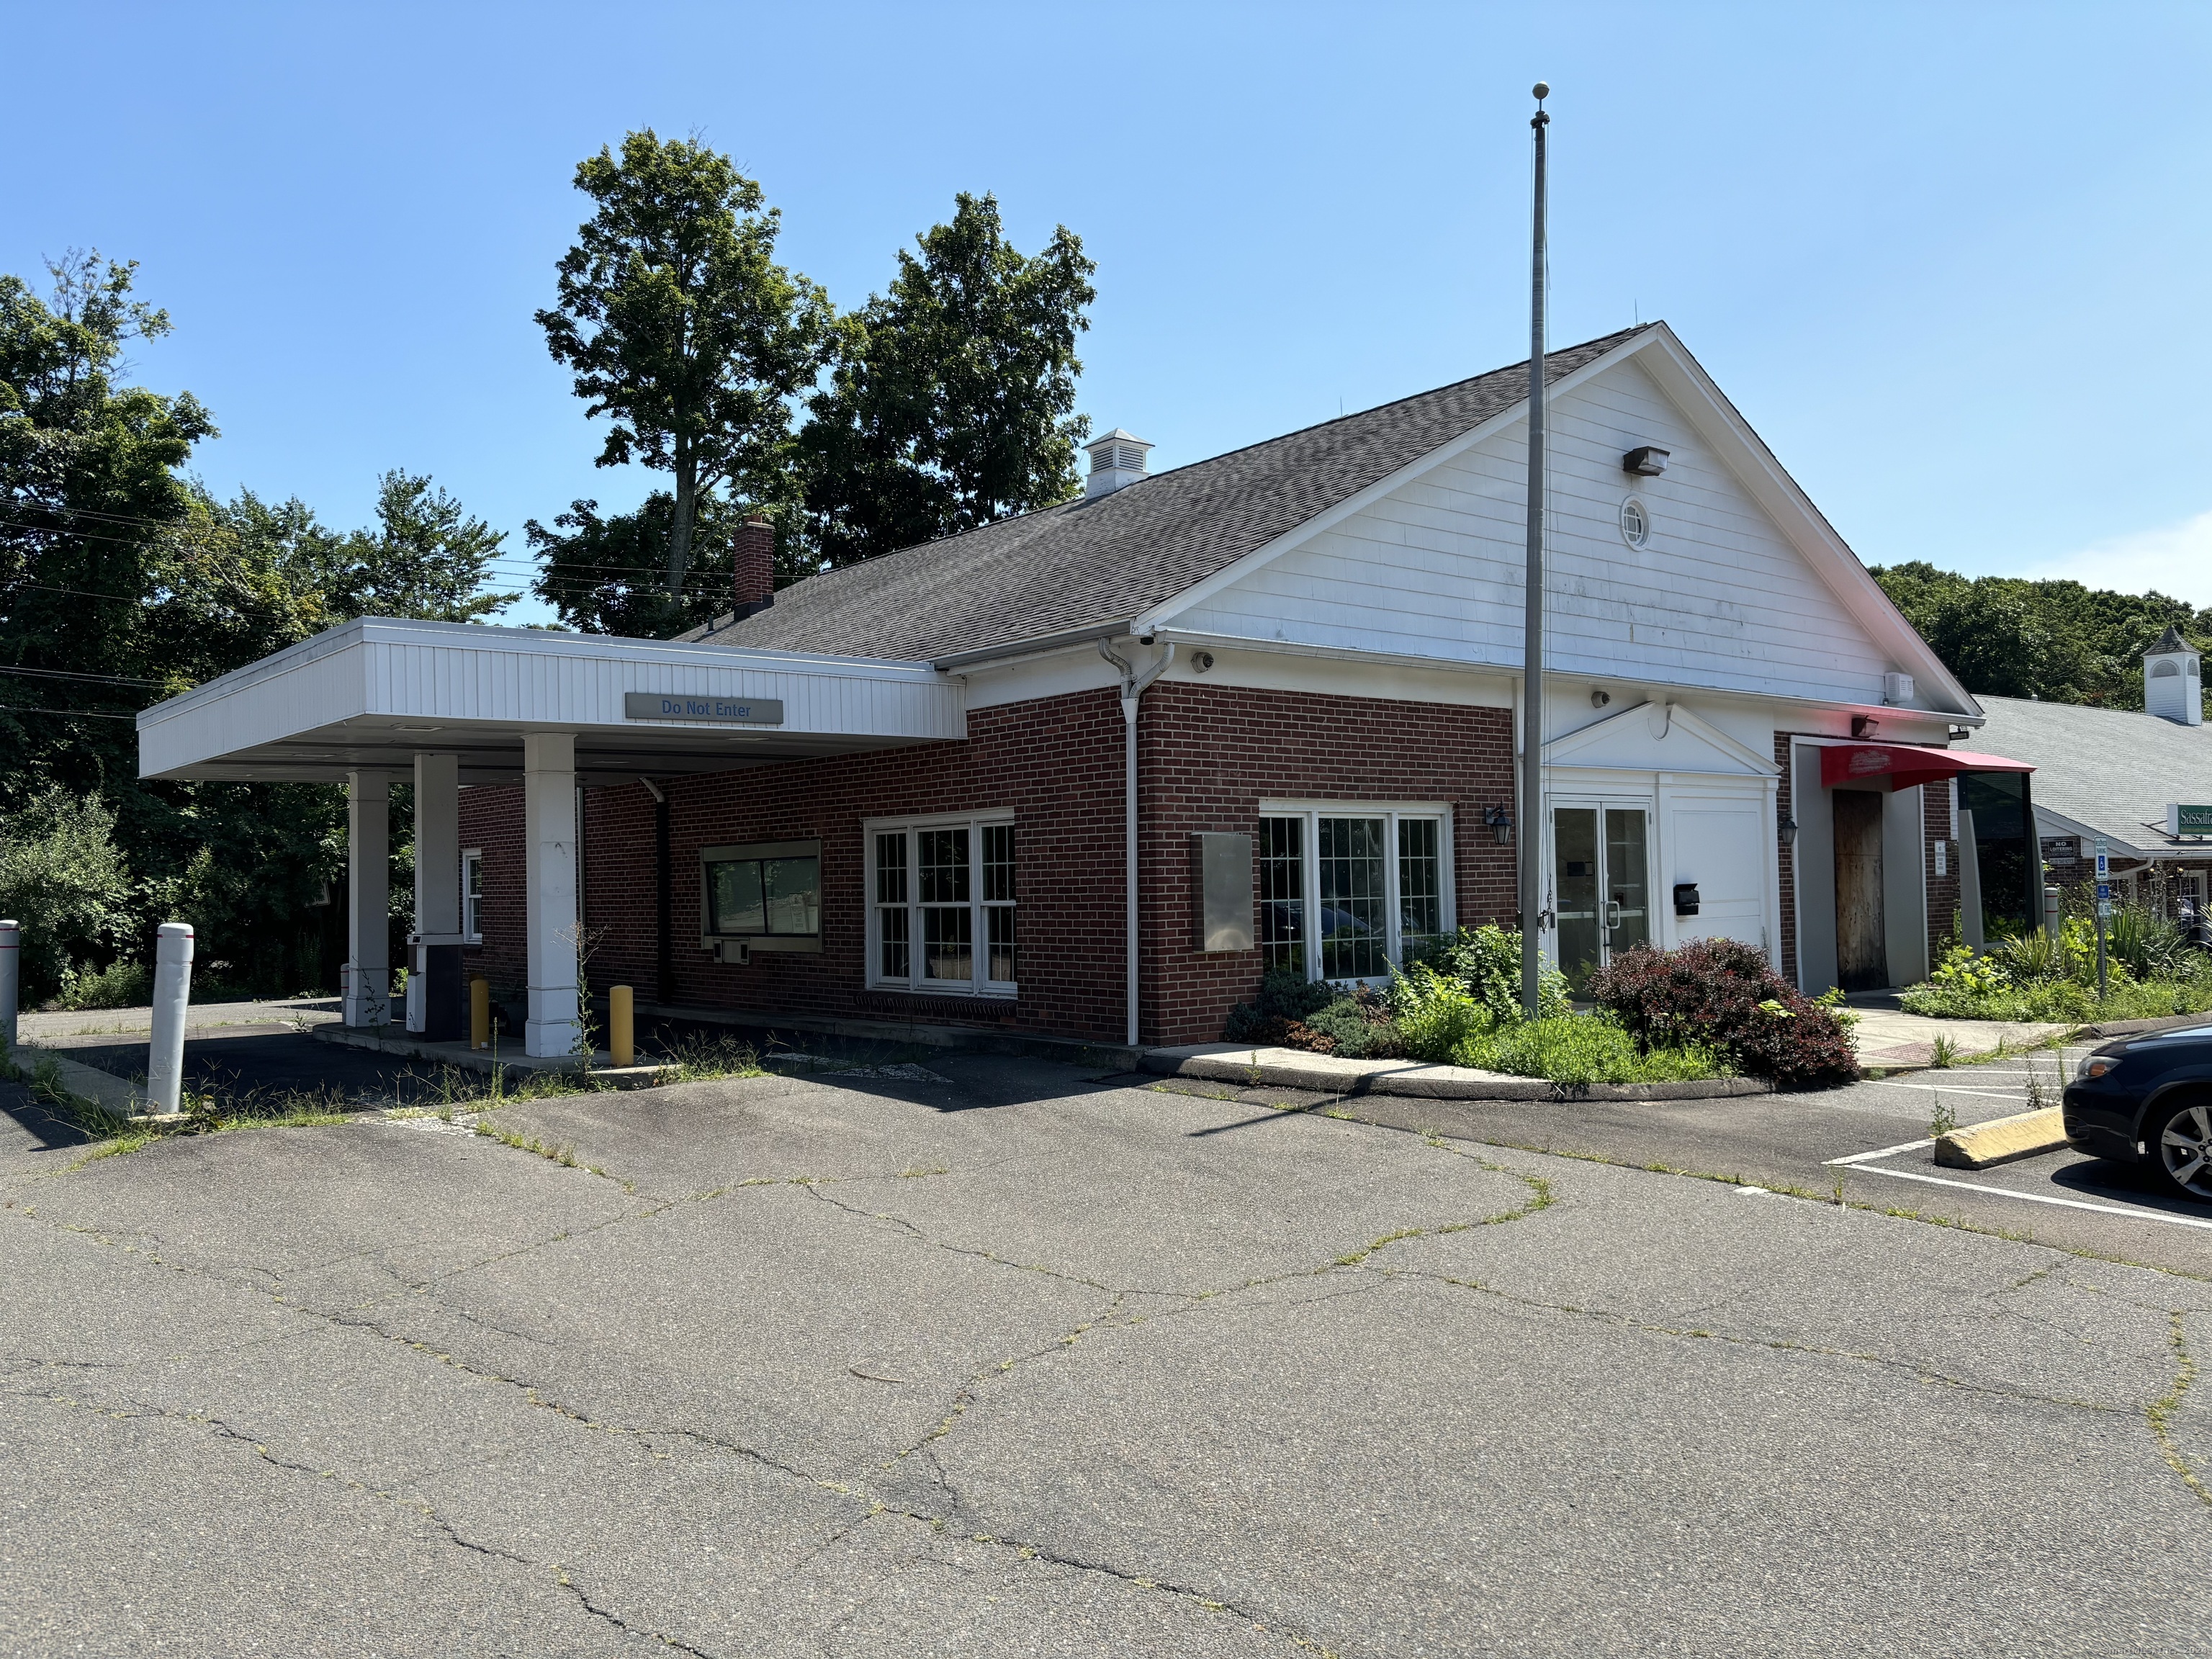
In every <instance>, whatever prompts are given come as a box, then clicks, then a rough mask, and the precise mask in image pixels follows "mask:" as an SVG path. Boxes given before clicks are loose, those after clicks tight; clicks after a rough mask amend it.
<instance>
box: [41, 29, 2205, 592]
mask: <svg viewBox="0 0 2212 1659" xmlns="http://www.w3.org/2000/svg"><path fill="white" fill-rule="evenodd" d="M94 15H95V14H93V13H88V12H84V11H81V10H77V9H72V8H63V7H53V6H47V5H37V4H30V3H22V0H5V3H0V37H4V38H5V39H6V40H8V42H9V56H10V58H13V59H14V62H15V71H14V72H13V73H12V74H11V75H10V76H9V81H10V90H11V94H12V96H13V98H14V105H13V107H12V109H11V111H10V115H11V119H10V122H9V125H10V129H11V131H10V137H9V165H8V168H7V178H6V183H5V185H4V186H0V270H12V271H15V272H18V273H20V274H23V275H26V276H31V275H36V274H38V269H39V261H40V258H41V256H42V255H50V254H58V253H59V252H62V251H63V250H64V248H66V247H69V246H98V247H99V248H100V249H101V250H102V251H103V252H107V253H110V254H114V255H118V256H123V257H127V258H136V259H137V260H139V261H140V262H141V267H142V268H141V272H140V285H141V290H142V294H143V296H144V297H146V298H148V299H150V300H152V301H155V302H156V303H159V304H161V305H163V306H166V307H168V309H169V310H170V312H171V313H172V315H173V318H174V320H175V323H176V332H175V333H174V334H173V336H172V337H170V338H168V339H167V340H165V341H162V342H160V343H156V344H154V345H151V346H149V347H147V348H145V349H142V350H141V351H140V352H139V353H138V354H137V368H138V373H139V377H140V378H141V379H143V380H145V381H146V382H147V383H148V384H150V385H153V386H158V387H161V388H162V389H165V390H174V389H177V388H179V387H187V388H189V389H191V391H192V392H195V393H197V395H198V396H199V397H200V398H201V399H202V400H203V401H204V402H205V403H206V404H209V405H210V408H211V409H212V410H214V411H215V414H216V419H217V421H218V422H219V424H220V425H221V427H222V434H223V435H222V438H221V439H220V441H216V442H214V443H211V444H210V445H208V446H207V447H205V448H204V450H203V451H202V453H201V456H200V459H199V463H198V465H199V470H200V471H202V472H203V473H204V476H205V477H207V479H208V481H209V482H210V483H211V484H212V485H213V486H214V487H215V488H216V489H217V490H218V491H221V492H223V493H226V494H227V493H228V492H229V491H231V490H232V489H236V488H237V487H239V486H240V485H244V486H247V487H250V488H252V489H255V490H257V491H259V492H261V493H262V494H264V495H276V496H283V495H294V494H296V495H300V496H301V497H302V498H303V499H305V500H306V501H308V502H309V503H310V504H311V505H312V506H313V507H314V508H315V509H316V511H317V512H318V513H320V514H321V515H322V516H323V517H324V518H325V520H327V521H329V522H331V523H333V524H337V525H339V526H351V525H354V524H358V523H362V522H365V521H366V520H368V517H369V515H370V507H371V502H372V501H373V499H374V482H375V477H376V475H377V474H378V473H379V472H380V471H382V470H384V469H385V468H387V467H391V466H404V467H407V468H409V469H410V470H413V471H428V472H429V473H431V474H432V475H434V476H435V477H436V478H437V479H438V480H439V481H440V482H441V483H444V484H446V485H447V486H448V487H450V488H451V489H453V490H454V491H455V492H456V493H457V494H459V495H460V496H461V497H462V498H463V500H464V501H466V502H467V504H468V505H469V506H470V507H471V509H472V510H474V511H476V512H477V513H482V514H483V516H485V517H486V518H488V519H489V520H491V521H492V522H493V523H494V524H495V525H496V526H501V527H502V528H506V529H508V530H510V531H512V532H513V535H512V536H511V538H510V542H509V551H510V553H511V554H512V555H513V557H514V558H515V560H516V564H515V565H514V566H513V567H511V568H509V570H508V571H507V573H506V574H509V575H510V576H513V577H516V578H518V580H515V581H514V584H513V585H515V586H520V585H522V583H521V580H519V578H520V576H521V574H522V569H521V560H522V555H523V548H522V537H521V534H520V526H521V524H522V521H523V520H525V519H526V518H529V517H532V516H536V517H538V518H541V519H547V518H550V516H551V515H552V514H553V513H556V512H558V511H559V510H561V508H562V507H563V506H564V505H565V504H566V503H567V502H568V501H569V500H570V499H571V498H573V497H574V496H578V495H591V496H596V497H597V498H598V499H599V501H601V502H602V503H603V504H605V505H607V506H609V507H619V506H627V505H629V504H630V503H631V502H633V501H635V500H636V499H637V498H638V497H639V496H640V495H642V494H643V493H644V491H645V490H646V489H647V488H648V487H649V485H650V482H651V480H650V479H649V478H648V477H647V476H646V475H642V474H639V473H636V472H635V471H632V472H629V473H627V474H623V473H611V472H608V471H599V470H597V469H594V468H593V466H592V457H593V456H594V455H595V454H596V453H597V451H598V447H599V445H598V440H597V438H596V436H595V435H594V433H593V430H592V428H591V427H590V426H589V425H588V424H587V423H586V422H585V421H584V419H583V418H582V415H581V405H580V404H578V403H577V402H576V401H575V399H574V398H572V397H571V395H570V394H569V392H568V385H567V381H566V380H565V377H564V376H563V375H562V373H561V372H560V371H559V370H558V369H557V368H556V366H555V365H554V364H553V363H552V362H551V361H550V359H549V358H548V357H547V356H546V353H545V349H544V341H543V337H542V335H541V334H540V332H539V331H538V328H537V327H536V325H534V324H533V323H532V320H531V313H532V311H533V310H535V309H536V308H538V307H540V306H543V305H544V304H546V303H547V302H548V301H549V299H550V294H551V289H552V272H553V264H554V261H555V260H556V258H558V257H559V255H560V253H561V252H562V250H563V249H564V248H565V247H566V246H568V241H569V240H570V238H571V236H572V235H573V233H574V228H575V226H576V224H577V222H578V221H579V220H580V218H581V217H582V216H583V198H582V197H580V196H578V195H577V194H576V193H575V192H574V190H573V189H572V187H571V185H570V182H569V181H570V178H571V175H572V173H573V172H574V167H575V164H576V162H577V161H578V160H580V158H581V157H582V156H584V155H586V154H587V153H590V152H592V151H595V150H597V149H599V146H600V145H602V144H605V143H618V142H619V141H620V139H621V137H622V135H623V132H624V131H627V130H629V129H631V128H635V127H641V126H647V125H650V126H653V127H654V128H656V129H658V130H659V131H660V132H662V133H663V134H664V135H669V134H675V133H682V132H689V131H695V130H696V131H699V132H700V133H701V134H702V136H703V137H706V138H707V139H708V140H709V141H710V142H712V143H714V144H716V145H717V146H719V147H720V148H722V149H726V150H727V151H729V152H730V153H731V154H732V155H734V156H735V157H736V158H737V159H738V162H739V163H740V164H741V165H742V166H743V167H744V168H745V169H746V170H747V171H748V172H749V173H751V174H752V175H753V176H755V177H757V179H760V180H761V182H762V184H763V186H764V187H765V189H766V191H767V192H768V195H769V199H770V200H771V201H773V202H774V203H775V204H777V205H778V206H780V207H781V209H782V210H783V214H784V226H785V230H784V236H783V240H782V244H781V249H782V253H783V255H784V257H785V259H786V261H787V263H788V264H792V265H793V266H794V267H795V268H797V269H799V270H803V271H805V273H806V274H807V275H809V276H812V277H813V278H815V279H816V280H817V281H818V282H821V283H823V284H825V285H826V286H827V288H828V289H829V292H830V295H831V296H832V298H833V299H834V300H835V301H837V302H838V303H839V304H841V305H843V306H854V305H857V304H859V303H860V301H863V300H865V299H866V296H867V295H868V294H869V293H870V292H871V291H872V290H874V289H880V288H881V287H882V286H883V284H884V281H885V280H886V278H887V276H888V275H889V273H890V269H891V258H892V251H893V249H894V248H896V247H897V246H901V245H902V244H904V243H906V242H908V240H909V239H910V238H911V237H912V236H913V235H914V234H915V233H916V232H917V231H919V230H921V229H922V228H925V227H926V226H927V225H929V224H930V223H932V222H935V221H937V220H939V219H942V218H944V217H945V216H948V215H949V213H950V211H951V202H952V197H953V193H954V191H958V190H963V189H965V190H971V191H994V192H995V193H996V194H997V195H998V197H999V198H1000V203H1001V204H1002V207H1003V210H1004V211H1005V214H1006V221H1007V223H1008V226H1009V228H1010V230H1011V232H1012V234H1013V236H1014V237H1015V239H1016V240H1017V241H1018V242H1019V243H1020V244H1021V245H1022V246H1024V247H1029V248H1033V247H1035V246H1037V245H1038V244H1039V243H1041V242H1042V240H1043V239H1044V238H1045V237H1046V236H1047V235H1048V234H1049V233H1050V229H1051V227H1052V226H1053V225H1054V223H1066V224H1067V225H1068V226H1069V227H1071V228H1073V229H1074V230H1075V231H1077V232H1078V233H1079V234H1080V235H1081V236H1082V237H1083V239H1084V241H1085V246H1086V247H1087V249H1088V250H1089V252H1091V255H1092V256H1093V257H1094V258H1096V259H1097V261H1098V265H1099V270H1098V276H1097V283H1098V289H1099V301H1098V304H1097V307H1096V308H1095V310H1094V312H1093V314H1092V326H1091V332H1090V333H1089V334H1088V335H1087V336H1086V337H1085V341H1084V343H1083V346H1082V356H1083V359H1084V362H1085V374H1084V377H1083V382H1082V396H1081V406H1082V408H1083V409H1084V410H1085V412H1087V413H1088V414H1090V415H1091V417H1092V419H1093V421H1094V422H1095V423H1096V424H1097V426H1098V428H1100V429H1102V430H1103V429H1104V428H1109V427H1112V426H1115V425H1120V426H1126V427H1127V428H1130V429H1132V430H1133V431H1135V432H1137V433H1138V434H1139V435H1142V436H1145V437H1147V438H1150V439H1152V440H1153V441H1155V442H1156V443H1157V445H1158V448H1157V449H1155V451H1154V452H1153V456H1152V460H1153V465H1155V466H1156V467H1165V466H1173V465H1180V464H1182V463H1183V462H1186V461H1190V460H1194V459H1200V458H1201V457H1204V456H1206V455H1209V454H1212V453H1218V452H1219V451H1222V450H1225V449H1229V448H1233V447H1237V446H1238V445H1241V444H1244V443H1249V442H1251V441H1254V440H1255V439H1259V438H1262V437H1266V436H1268V435H1272V434H1274V433H1277V432H1281V431H1285V430H1288V429H1290V428H1294V427H1297V426H1301V425H1304V424H1307V423H1310V422H1313V421H1316V420H1319V419H1323V418H1326V417H1328V416H1334V415H1335V414H1336V413H1338V411H1339V410H1340V409H1345V410H1352V409H1358V408H1361V407H1364V406H1366V405H1369V404H1376V403H1379V402H1383V401H1385V400H1388V399H1389V398H1396V397H1401V396H1403V395H1405V394H1407V393H1409V392H1416V391H1419V390H1421V389H1423V388H1425V387H1428V386H1436V385H1439V384H1442V383H1443V382H1445V381H1449V380H1455V379H1458V378H1461V377H1462V376H1464V375H1467V374H1474V373H1477V372H1479V371H1480V370H1483V369H1486V368H1493V367H1496V366H1497V365H1498V364H1501V363H1504V362H1512V361H1515V360H1516V359H1517V358H1519V357H1520V356H1522V355H1523V351H1524V349H1525V341H1526V338H1527V320H1526V312H1525V307H1526V304H1527V299H1526V294H1527V288H1526V276H1525V271H1526V264H1525V261H1526V257H1527V256H1526V252H1525V239H1526V234H1527V213H1528V125H1527V117H1528V96H1527V93H1528V85H1529V83H1530V82H1532V81H1533V80H1534V79H1536V78H1538V77H1539V76H1541V77H1543V78H1545V79H1547V80H1548V81H1550V82H1551V83H1552V85H1553V99H1552V104H1551V107H1552V110H1553V115H1554V118H1555V125H1554V126H1553V144H1554V151H1553V158H1554V160H1553V307H1554V322H1553V331H1552V338H1553V343H1555V344H1559V343H1567V342H1571V341H1573V340H1577V339H1581V338H1586V337H1590V336H1594V335H1597V334H1601V333H1604V332H1607V331H1611V330H1613V329H1615V328H1619V327H1621V326H1623V325H1626V324H1628V323H1629V322H1631V321H1632V320H1634V319H1637V318H1638V317H1639V316H1641V317H1643V318H1647V319H1648V318H1651V317H1655V316H1663V317H1665V318H1666V319H1668V320H1669V321H1670V322H1671V323H1673V324H1674V326H1675V328H1676V329H1677V330H1678V331H1680V334H1681V336H1682V337H1683V338H1684V340H1685V341H1686V343H1688V345H1689V346H1690V349H1692V351H1694V352H1696V353H1697V354H1698V356H1699V358H1700V359H1701V360H1702V361H1703V362H1705V365H1706V367H1707V368H1709V369H1710V370H1711V372H1712V373H1713V374H1714V375H1715V376H1716V378H1717V380H1719V381H1720V383H1721V385H1722V386H1723V387H1724V388H1725V389H1726V390H1727V391H1728V392H1729V395H1730V396H1731V397H1732V398H1734V399H1735V402H1736V404H1738V406H1739V407H1740V408H1741V409H1742V410H1743V411H1744V412H1745V414H1746V415H1747V416H1748V417H1749V418H1750V420H1751V421H1752V422H1753V424H1754V425H1755V426H1757V427H1758V428H1759V430H1760V432H1761V433H1762V434H1763V435H1765V438H1766V439H1767V441H1768V442H1769V443H1770V444H1771V446H1772V447H1773V448H1774V449H1775V450H1776V452H1777V453H1778V454H1779V455H1780V457H1781V458H1782V460H1783V462H1784V465H1787V466H1788V467H1790V470H1791V471H1793V472H1794V473H1795V474H1796V477H1798V479H1799V480H1800V482H1801V483H1803V484H1804V485H1805V487H1806V488H1807V489H1808V490H1809V491H1810V492H1811V493H1812V495H1813V497H1814V500H1815V501H1818V502H1820V505H1821V506H1822V507H1824V508H1825V509H1826V512H1827V513H1828V515H1829V517H1830V518H1831V519H1832V520H1834V522H1835V523H1836V525H1837V526H1838V528H1839V529H1840V530H1841V531H1842V532H1843V533H1844V535H1845V536H1846V537H1847V538H1849V539H1850V542H1851V544H1852V545H1853V546H1854V547H1856V548H1857V550H1858V552H1859V554H1860V556H1862V557H1863V558H1864V559H1866V560H1867V561H1868V562H1870V563H1880V562H1893V561H1897V560H1902V559H1910V558H1925V559H1929V560H1932V561H1934V562H1936V563H1938V564H1942V565H1948V566H1949V567H1952V568H1958V569H1963V570H1966V571H1968V572H1971V573H1976V574H1980V573H2002V574H2076V575H2080V576H2081V577H2083V578H2084V579H2086V580H2092V581H2093V582H2095V583H2097V584H2099V585H2109V586H2125V587H2131V588H2141V587H2143V586H2152V585H2156V586H2161V587H2164V588H2165V589H2166V590H2167V591H2169V592H2179V593H2182V594H2185V595H2186V596H2188V597H2190V598H2191V599H2194V600H2195V601H2196V602H2197V603H2199V604H2212V468H2208V466H2207V465H2206V462H2207V458H2208V457H2212V405H2208V404H2207V401H2206V400H2205V398H2203V395H2202V392H2201V391H2200V388H2201V387H2202V386H2203V385H2204V384H2205V383H2206V380H2207V371H2208V370H2212V330H2208V329H2207V328H2206V326H2205V325H2204V319H2203V311H2204V302H2205V298H2206V294H2205V289H2206V282H2205V273H2206V272H2207V271H2208V270H2212V215H2208V214H2207V213H2206V212H2205V211H2204V209H2203V196H2204V185H2203V181H2204V180H2205V179H2206V178H2207V177H2208V176H2212V100H2207V99H2206V98H2205V97H2204V95H2203V88H2204V85H2205V83H2206V71H2207V69H2208V67H2212V8H2206V7H2203V6H2201V5H2187V6H2170V7H2158V6H2128V5H2119V4H2102V5H2098V6H2094V7H2090V6H2076V7H2070V8H2038V7H2033V6H2023V5H2006V6H2001V7H2000V6H1990V7H1974V6H1963V5H1962V6H1948V7H1946V6H1932V5H1927V4H1920V5H1911V6H1899V7H1893V8H1892V7H1881V6H1869V5H1857V4H1854V5H1850V6H1834V7H1829V8H1822V9H1815V8H1812V7H1803V6H1775V5H1772V4H1759V5H1746V6H1699V5H1695V4H1683V3H1675V4H1671V5H1663V6H1662V5H1655V4H1651V3H1648V0H1646V3H1640V4H1633V5H1619V6H1613V5H1583V6H1572V5H1554V6H1544V5H1538V4H1519V5H1514V6H1510V7H1508V6H1489V5H1475V4H1461V5H1456V6H1450V7H1437V8H1424V7H1415V6H1405V7H1392V6H1378V5H1366V6H1359V7H1348V6H1347V7H1340V8H1322V7H1302V6H1298V5H1294V4H1284V3H1278V4H1272V5H1267V6H1264V7H1261V6H1255V7H1237V6H1205V5H1194V4H1183V5H1176V6H1160V7H1153V6H1146V5H1143V4H1138V3H1126V0H1125V3H1116V4H1114V5H1111V6H1101V5H1096V4H1094V5H1089V6H1084V7H1080V8H1077V7H1064V8H1054V7H1046V6H1041V5H1029V6H1014V7H1006V8H994V7H985V6H935V7H927V8H924V7H918V6H911V5H908V6H891V7H867V6H836V5H828V4H817V5H815V6H811V7H790V6H775V7H763V6H749V5H724V6H696V7H695V6H654V5H649V4H632V5H625V6H620V7H611V6H605V5H599V6H592V7H567V6H561V5H550V4H539V5H532V6H527V7H498V6H489V5H469V4H465V3H450V4H446V5H442V6H438V7H424V8H415V7H409V6H404V5H395V4H382V5H378V6H375V7H354V8H348V7H341V6H315V7H305V6H284V7H269V8H256V7H247V6H222V5H214V4H201V5H197V6H191V7H178V6H144V7H132V6H128V5H108V6H103V7H101V8H100V9H98V11H97V13H96V16H97V20H98V21H97V23H96V25H95V24H94V23H91V22H89V21H88V19H89V18H91V17H93V16H94ZM39 65H44V66H45V68H44V69H43V70H40V69H38V68H37V67H36V66H39ZM27 69H28V70H31V72H28V73H26V72H25V71H26V70H27ZM547 614H548V613H547V612H546V611H544V610H543V608H542V607H538V606H536V605H526V606H522V607H518V609H517V610H516V611H513V612H510V613H509V616H510V618H511V619H515V620H523V619H530V618H533V617H544V616H545V615H547Z"/></svg>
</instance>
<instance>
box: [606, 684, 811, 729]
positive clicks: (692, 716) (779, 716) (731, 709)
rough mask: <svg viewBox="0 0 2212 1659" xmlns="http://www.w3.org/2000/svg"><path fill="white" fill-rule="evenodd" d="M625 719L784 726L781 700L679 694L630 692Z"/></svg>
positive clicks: (624, 699) (775, 698) (624, 708)
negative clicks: (710, 721) (705, 721)
mask: <svg viewBox="0 0 2212 1659" xmlns="http://www.w3.org/2000/svg"><path fill="white" fill-rule="evenodd" d="M623 719H625V720H713V721H720V722H721V723H723V724H726V725H732V726H781V725H782V724H783V700H782V699H781V697H752V698H744V697H693V696H683V695H681V694H678V693H674V692H668V693H663V692H659V691H626V692H624V693H623Z"/></svg>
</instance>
